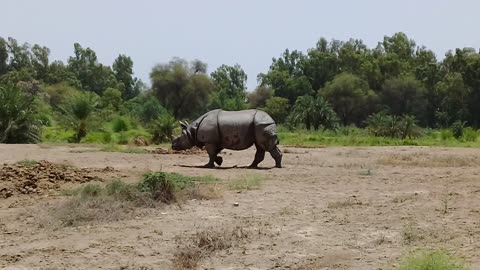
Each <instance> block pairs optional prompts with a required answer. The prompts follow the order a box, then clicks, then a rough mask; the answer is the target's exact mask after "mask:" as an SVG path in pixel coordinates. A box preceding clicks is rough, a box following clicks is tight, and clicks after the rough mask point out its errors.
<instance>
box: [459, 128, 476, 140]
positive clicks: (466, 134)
mask: <svg viewBox="0 0 480 270" xmlns="http://www.w3.org/2000/svg"><path fill="white" fill-rule="evenodd" d="M462 138H463V140H465V141H467V142H475V141H476V140H477V138H478V133H477V131H476V130H474V129H473V128H471V127H467V128H465V129H464V131H463V135H462Z"/></svg>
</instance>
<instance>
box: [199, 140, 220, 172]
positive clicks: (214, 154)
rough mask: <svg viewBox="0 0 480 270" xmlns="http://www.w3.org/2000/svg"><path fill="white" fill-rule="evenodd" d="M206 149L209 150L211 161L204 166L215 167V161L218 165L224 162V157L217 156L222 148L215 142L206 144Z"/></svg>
mask: <svg viewBox="0 0 480 270" xmlns="http://www.w3.org/2000/svg"><path fill="white" fill-rule="evenodd" d="M205 149H206V150H207V153H208V157H209V161H208V163H207V164H205V166H204V167H206V168H214V167H215V163H217V164H218V165H221V164H222V162H223V159H222V157H219V156H217V155H218V153H220V151H221V149H219V148H218V147H217V146H215V145H214V144H206V145H205Z"/></svg>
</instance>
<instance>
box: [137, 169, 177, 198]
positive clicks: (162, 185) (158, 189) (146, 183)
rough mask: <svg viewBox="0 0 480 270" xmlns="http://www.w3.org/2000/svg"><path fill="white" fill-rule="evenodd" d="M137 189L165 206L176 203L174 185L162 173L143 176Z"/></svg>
mask: <svg viewBox="0 0 480 270" xmlns="http://www.w3.org/2000/svg"><path fill="white" fill-rule="evenodd" d="M139 188H140V191H142V192H147V193H150V194H151V196H152V198H153V199H154V200H159V201H161V202H164V203H167V204H168V203H171V202H175V201H176V197H175V184H174V183H173V181H171V180H170V179H168V178H167V177H166V174H165V173H163V172H156V173H148V174H145V175H144V178H143V181H142V182H140V184H139Z"/></svg>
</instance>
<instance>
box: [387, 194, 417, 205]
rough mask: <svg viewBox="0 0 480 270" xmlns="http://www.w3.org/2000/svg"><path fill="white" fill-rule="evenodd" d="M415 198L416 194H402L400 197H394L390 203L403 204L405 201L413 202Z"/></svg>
mask: <svg viewBox="0 0 480 270" xmlns="http://www.w3.org/2000/svg"><path fill="white" fill-rule="evenodd" d="M417 198H418V194H417V193H414V194H402V195H398V196H395V198H393V200H392V202H393V203H404V202H406V201H415V200H416V199H417Z"/></svg>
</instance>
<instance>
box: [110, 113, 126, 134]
mask: <svg viewBox="0 0 480 270" xmlns="http://www.w3.org/2000/svg"><path fill="white" fill-rule="evenodd" d="M112 129H113V132H122V131H127V130H128V123H127V120H126V119H125V118H123V117H119V118H116V119H114V120H113V123H112Z"/></svg>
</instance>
